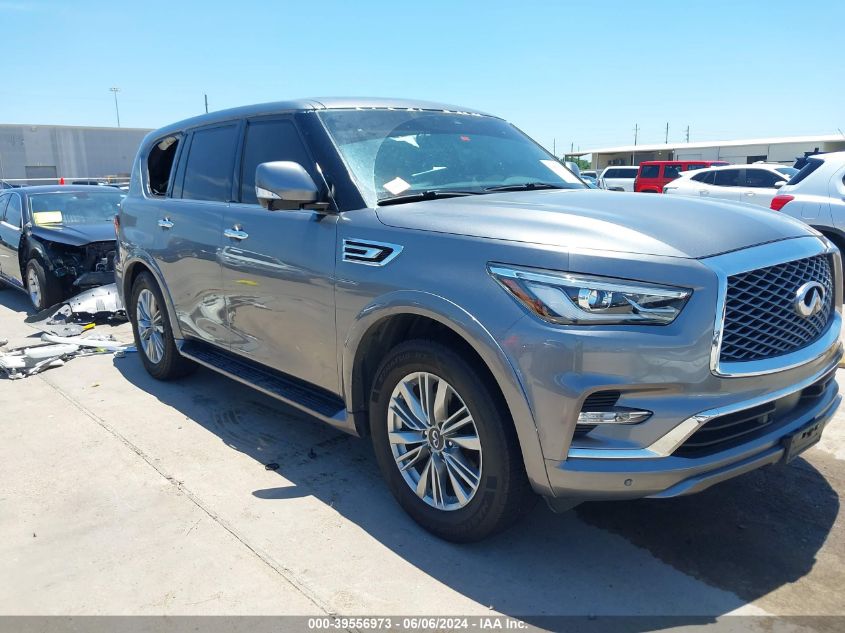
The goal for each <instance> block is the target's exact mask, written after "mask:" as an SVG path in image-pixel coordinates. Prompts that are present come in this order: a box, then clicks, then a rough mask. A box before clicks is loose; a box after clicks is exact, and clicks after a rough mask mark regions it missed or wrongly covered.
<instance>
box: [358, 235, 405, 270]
mask: <svg viewBox="0 0 845 633" xmlns="http://www.w3.org/2000/svg"><path fill="white" fill-rule="evenodd" d="M401 252H402V247H401V246H399V245H398V244H387V243H385V242H371V241H369V240H343V261H345V262H349V263H352V264H364V265H365V266H384V265H385V264H388V263H390V262H391V261H393V260H394V259H395V258H396V257H397V256H398V255H399V253H401Z"/></svg>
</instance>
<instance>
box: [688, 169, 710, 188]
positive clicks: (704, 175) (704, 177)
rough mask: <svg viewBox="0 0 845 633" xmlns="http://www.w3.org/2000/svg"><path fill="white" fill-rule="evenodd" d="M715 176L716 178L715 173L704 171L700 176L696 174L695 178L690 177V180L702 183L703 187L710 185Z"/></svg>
mask: <svg viewBox="0 0 845 633" xmlns="http://www.w3.org/2000/svg"><path fill="white" fill-rule="evenodd" d="M715 176H716V172H714V171H705V172H702V173H700V174H696V175H695V176H693V177H692V179H693V180H695V181H696V182H701V183H704V184H705V185H712V184H713V180H714V178H715Z"/></svg>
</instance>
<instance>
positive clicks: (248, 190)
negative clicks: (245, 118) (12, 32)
mask: <svg viewBox="0 0 845 633" xmlns="http://www.w3.org/2000/svg"><path fill="white" fill-rule="evenodd" d="M274 160H290V161H293V162H295V163H299V164H300V165H302V166H303V167H305V169H307V170H308V171H311V170H310V167H311V161H310V159H309V158H308V153H307V152H306V150H305V146H304V145H303V144H302V141H301V140H300V138H299V134H298V133H297V131H296V126H294V124H293V122H292V121H289V120H283V121H257V122H254V123H250V124H249V126H248V127H247V129H246V144H245V146H244V159H243V165H242V168H241V196H240V199H241V202H250V203H253V204H257V203H258V198H256V197H255V168H256V167H258V166H259V165H260V164H261V163H267V162H270V161H274Z"/></svg>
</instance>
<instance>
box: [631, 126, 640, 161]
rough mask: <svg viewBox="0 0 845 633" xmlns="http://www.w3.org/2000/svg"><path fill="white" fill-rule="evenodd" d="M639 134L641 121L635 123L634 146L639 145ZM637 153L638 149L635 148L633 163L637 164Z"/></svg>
mask: <svg viewBox="0 0 845 633" xmlns="http://www.w3.org/2000/svg"><path fill="white" fill-rule="evenodd" d="M639 134H640V124H639V123H634V147H636V146H637V138H638V137H639ZM635 154H636V150H634V151H633V152H631V164H632V165H636V164H637V163H636V161H635V160H634V155H635Z"/></svg>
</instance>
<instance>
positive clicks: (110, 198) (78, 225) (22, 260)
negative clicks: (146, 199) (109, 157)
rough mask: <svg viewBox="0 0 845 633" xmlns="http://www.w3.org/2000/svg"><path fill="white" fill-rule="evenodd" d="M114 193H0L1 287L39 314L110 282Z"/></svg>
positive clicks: (44, 189) (118, 196)
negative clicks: (15, 291) (19, 293)
mask: <svg viewBox="0 0 845 633" xmlns="http://www.w3.org/2000/svg"><path fill="white" fill-rule="evenodd" d="M124 196H125V194H124V193H123V192H121V191H120V190H118V189H115V188H113V187H99V186H89V185H80V186H63V185H45V186H39V187H20V188H17V189H13V190H12V189H6V190H3V191H0V284H2V282H6V283H7V284H9V285H11V286H14V287H16V288H20V289H21V290H26V291H27V292H28V293H29V297H30V299H31V300H32V304H33V306H35V308H36V309H37V310H43V309H44V308H48V307H50V306H52V305H54V304H56V303H59V302H60V301H62V300H64V299H66V298H68V297H70V296H73V295H75V294H77V293H78V292H80V291H82V290H85V289H88V288H93V287H95V286H102V285H104V284H110V283H113V282H114V258H115V235H114V216H115V215H116V214H117V212H118V210H119V207H120V203H121V201H122V200H123V198H124Z"/></svg>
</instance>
